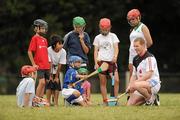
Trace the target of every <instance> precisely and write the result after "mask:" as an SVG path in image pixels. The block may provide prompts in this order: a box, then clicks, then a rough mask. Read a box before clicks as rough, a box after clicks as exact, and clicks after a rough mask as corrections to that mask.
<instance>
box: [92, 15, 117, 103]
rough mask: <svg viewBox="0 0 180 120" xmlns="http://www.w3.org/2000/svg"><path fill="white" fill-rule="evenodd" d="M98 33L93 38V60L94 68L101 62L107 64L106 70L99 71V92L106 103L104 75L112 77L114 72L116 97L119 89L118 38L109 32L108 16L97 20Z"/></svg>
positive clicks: (109, 22) (105, 79)
mask: <svg viewBox="0 0 180 120" xmlns="http://www.w3.org/2000/svg"><path fill="white" fill-rule="evenodd" d="M99 28H100V34H99V35H97V36H96V37H95V39H94V43H93V45H94V61H95V69H97V68H99V66H101V64H102V63H103V62H106V63H108V64H109V68H108V70H107V71H105V72H102V73H99V79H100V88H101V94H102V97H103V103H104V104H105V105H107V103H108V101H107V100H108V99H107V88H106V84H107V78H106V75H109V74H110V76H111V77H112V73H113V72H114V75H115V77H114V80H115V85H114V95H115V97H117V95H118V91H119V75H118V69H117V58H118V53H119V48H118V44H119V39H118V37H117V36H116V34H114V33H112V32H110V30H111V21H110V19H108V18H102V19H101V20H100V22H99Z"/></svg>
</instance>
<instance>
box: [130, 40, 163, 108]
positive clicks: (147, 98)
mask: <svg viewBox="0 0 180 120" xmlns="http://www.w3.org/2000/svg"><path fill="white" fill-rule="evenodd" d="M134 48H135V50H136V52H137V54H138V55H137V56H135V57H134V59H133V74H132V76H131V78H130V82H129V85H128V87H127V89H126V92H129V93H130V98H129V100H128V102H127V105H128V106H129V105H142V104H144V103H146V104H148V105H152V104H154V101H156V96H157V93H158V91H159V89H160V87H161V85H160V83H161V82H160V77H159V72H158V67H157V62H156V58H155V57H154V56H153V55H152V54H151V53H149V52H148V51H147V49H146V45H145V40H144V39H143V38H137V39H135V40H134ZM156 102H157V101H156Z"/></svg>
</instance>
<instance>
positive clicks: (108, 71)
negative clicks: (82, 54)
mask: <svg viewBox="0 0 180 120" xmlns="http://www.w3.org/2000/svg"><path fill="white" fill-rule="evenodd" d="M103 62H106V63H108V65H109V68H108V69H107V70H106V71H103V72H101V74H104V75H109V73H112V72H113V71H114V72H115V71H117V64H116V63H112V62H107V61H99V62H98V65H99V66H101V64H102V63H103Z"/></svg>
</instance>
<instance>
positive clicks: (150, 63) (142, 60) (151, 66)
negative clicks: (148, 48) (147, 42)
mask: <svg viewBox="0 0 180 120" xmlns="http://www.w3.org/2000/svg"><path fill="white" fill-rule="evenodd" d="M151 70H152V71H153V74H152V76H151V78H150V79H149V80H155V81H157V82H158V83H160V77H159V71H158V67H157V62H156V58H155V57H154V56H153V55H152V54H151V53H149V52H146V53H145V54H144V55H143V56H141V57H140V56H139V55H137V56H135V57H134V59H133V74H132V75H133V76H136V77H137V78H140V77H143V75H144V74H145V73H146V72H148V71H151Z"/></svg>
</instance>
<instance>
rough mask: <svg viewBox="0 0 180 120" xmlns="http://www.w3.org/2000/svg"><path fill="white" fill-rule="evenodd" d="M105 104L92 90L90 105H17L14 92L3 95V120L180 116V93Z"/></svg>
mask: <svg viewBox="0 0 180 120" xmlns="http://www.w3.org/2000/svg"><path fill="white" fill-rule="evenodd" d="M125 99H126V97H125V96H124V97H123V98H121V99H120V100H119V102H120V104H121V105H120V106H117V107H104V106H100V105H98V103H100V102H101V96H100V94H92V101H93V105H92V106H91V107H86V108H83V107H77V106H76V107H64V106H63V102H62V98H60V106H59V107H57V108H56V107H49V108H34V109H32V108H26V109H24V108H18V107H17V106H16V97H15V95H1V96H0V120H180V94H160V99H161V106H159V107H157V106H138V107H135V106H134V107H127V106H125Z"/></svg>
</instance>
